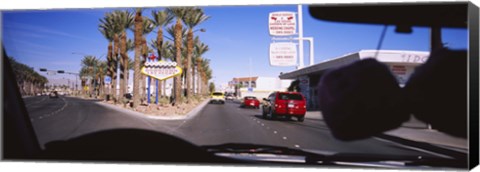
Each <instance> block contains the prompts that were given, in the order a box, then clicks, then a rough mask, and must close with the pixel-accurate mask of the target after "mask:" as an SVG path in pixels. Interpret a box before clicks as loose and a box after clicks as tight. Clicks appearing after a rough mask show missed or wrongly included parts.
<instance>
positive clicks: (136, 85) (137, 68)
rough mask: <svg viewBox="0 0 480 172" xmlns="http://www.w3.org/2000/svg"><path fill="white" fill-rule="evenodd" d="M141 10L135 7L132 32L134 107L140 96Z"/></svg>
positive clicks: (138, 103)
mask: <svg viewBox="0 0 480 172" xmlns="http://www.w3.org/2000/svg"><path fill="white" fill-rule="evenodd" d="M142 23H143V18H142V11H141V10H140V9H137V11H136V15H135V33H134V41H135V60H134V67H133V69H134V78H133V107H134V108H136V107H137V106H138V105H140V97H139V91H140V90H139V80H140V77H141V74H140V56H141V55H142V52H141V50H142V49H141V48H142V47H141V41H142V32H141V31H142Z"/></svg>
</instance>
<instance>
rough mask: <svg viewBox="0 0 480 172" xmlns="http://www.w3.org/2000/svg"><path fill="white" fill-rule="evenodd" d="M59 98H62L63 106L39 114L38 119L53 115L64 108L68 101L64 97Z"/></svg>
mask: <svg viewBox="0 0 480 172" xmlns="http://www.w3.org/2000/svg"><path fill="white" fill-rule="evenodd" d="M61 99H62V101H63V102H64V104H63V106H62V107H61V108H60V109H57V110H55V111H53V112H51V113H48V114H44V115H40V116H39V117H38V119H43V118H47V117H50V116H52V115H55V114H57V113H59V112H61V111H63V110H65V108H66V107H67V106H68V101H66V100H65V98H63V97H62V98H61Z"/></svg>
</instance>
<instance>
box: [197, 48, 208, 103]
mask: <svg viewBox="0 0 480 172" xmlns="http://www.w3.org/2000/svg"><path fill="white" fill-rule="evenodd" d="M208 50H209V48H208V45H206V44H204V43H203V42H200V41H198V42H196V44H195V51H194V52H195V54H196V55H195V62H196V65H195V66H196V71H197V76H198V78H197V87H198V88H197V93H198V94H200V85H201V79H200V70H201V65H202V59H203V58H202V56H203V54H205V53H206V52H207V51H208ZM194 71H195V70H194ZM194 76H195V74H194Z"/></svg>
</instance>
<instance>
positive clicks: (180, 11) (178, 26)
mask: <svg viewBox="0 0 480 172" xmlns="http://www.w3.org/2000/svg"><path fill="white" fill-rule="evenodd" d="M189 8H190V7H189ZM187 9H188V8H186V7H183V8H180V7H172V8H167V9H166V10H167V13H169V14H170V15H171V16H174V17H175V19H176V22H175V25H174V26H175V30H174V42H175V61H176V62H177V65H179V66H180V67H181V63H182V61H181V55H182V54H181V48H182V33H181V32H182V28H183V26H182V23H181V20H182V18H183V17H184V16H185V13H186V11H187ZM173 85H174V92H175V94H174V95H175V96H174V97H175V104H177V103H176V102H182V100H181V96H180V95H181V88H182V86H181V76H176V77H175V78H174V83H173Z"/></svg>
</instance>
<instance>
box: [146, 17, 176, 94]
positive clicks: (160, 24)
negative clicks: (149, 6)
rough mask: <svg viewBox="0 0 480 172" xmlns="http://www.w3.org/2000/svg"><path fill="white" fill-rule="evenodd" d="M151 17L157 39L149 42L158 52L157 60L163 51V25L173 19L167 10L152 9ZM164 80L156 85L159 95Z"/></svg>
mask: <svg viewBox="0 0 480 172" xmlns="http://www.w3.org/2000/svg"><path fill="white" fill-rule="evenodd" d="M152 17H153V20H152V22H153V24H154V25H155V26H156V27H158V31H157V40H156V43H155V44H151V46H152V47H154V49H156V50H157V53H158V60H159V61H161V60H162V58H163V57H162V55H163V54H162V51H163V49H162V48H163V47H162V46H163V45H164V43H163V27H166V26H167V25H168V24H170V23H171V22H172V20H173V16H172V15H169V13H167V11H165V10H164V11H155V10H154V11H152ZM163 82H165V81H160V82H159V84H158V86H159V87H157V92H159V93H160V95H162V93H163V92H162V85H163V84H162V83H163Z"/></svg>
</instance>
